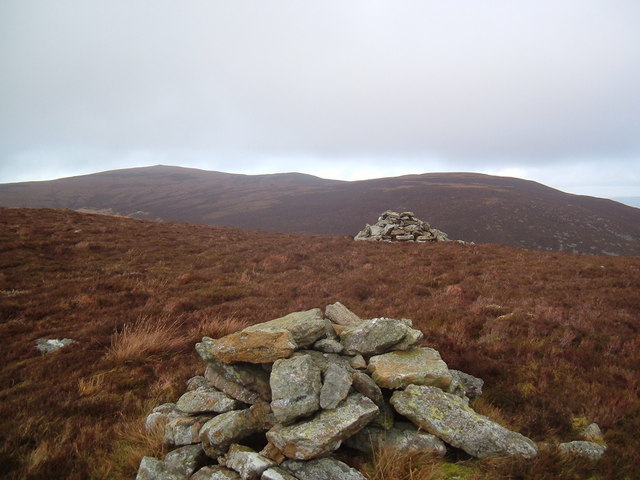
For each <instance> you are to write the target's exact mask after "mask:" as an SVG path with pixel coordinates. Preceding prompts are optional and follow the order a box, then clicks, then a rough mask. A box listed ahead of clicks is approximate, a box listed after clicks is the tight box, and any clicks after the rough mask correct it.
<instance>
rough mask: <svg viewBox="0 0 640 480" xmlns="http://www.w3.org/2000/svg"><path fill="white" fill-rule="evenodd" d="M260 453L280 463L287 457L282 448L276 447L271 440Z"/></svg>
mask: <svg viewBox="0 0 640 480" xmlns="http://www.w3.org/2000/svg"><path fill="white" fill-rule="evenodd" d="M260 455H262V456H263V457H267V458H270V459H271V460H273V461H274V462H276V463H278V464H280V463H282V462H283V461H284V460H285V458H287V457H285V456H284V455H283V454H282V452H281V451H280V450H278V447H276V446H275V445H274V444H273V443H271V442H267V444H266V445H265V446H264V448H263V449H262V450H260Z"/></svg>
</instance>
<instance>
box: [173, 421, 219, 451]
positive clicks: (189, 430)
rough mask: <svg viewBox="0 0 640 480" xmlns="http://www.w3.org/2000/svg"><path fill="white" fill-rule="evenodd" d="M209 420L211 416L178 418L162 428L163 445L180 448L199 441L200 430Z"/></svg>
mask: <svg viewBox="0 0 640 480" xmlns="http://www.w3.org/2000/svg"><path fill="white" fill-rule="evenodd" d="M210 419H211V415H200V416H197V417H178V418H174V419H173V420H171V421H169V423H167V425H166V426H165V427H164V444H165V445H169V446H175V447H180V446H182V445H190V444H192V443H198V442H199V441H200V437H199V432H200V428H202V426H203V425H204V424H205V423H207V421H209V420H210Z"/></svg>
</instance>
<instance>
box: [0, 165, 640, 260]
mask: <svg viewBox="0 0 640 480" xmlns="http://www.w3.org/2000/svg"><path fill="white" fill-rule="evenodd" d="M0 205H4V206H14V207H50V208H72V209H88V210H92V211H99V212H105V213H115V214H120V215H125V216H131V217H134V218H145V219H160V220H167V221H180V222H192V223H201V224H207V225H219V226H230V227H237V228H243V229H250V230H262V231H270V232H287V233H310V234H322V235H350V236H354V235H355V234H356V233H357V232H359V231H360V230H362V228H363V227H364V226H365V224H366V223H370V224H371V223H374V222H375V220H376V218H377V217H378V215H379V214H380V212H383V211H385V210H394V211H398V212H402V211H411V212H414V213H415V214H416V216H417V217H418V218H421V219H422V220H424V221H426V222H429V223H431V224H433V225H437V227H438V228H439V229H441V230H443V231H444V232H447V234H448V235H449V236H450V237H451V238H456V239H461V240H465V241H468V242H475V243H494V244H500V245H508V246H513V247H522V248H527V249H537V250H546V251H567V252H574V253H586V254H596V255H601V254H606V255H631V256H640V210H639V209H637V208H633V207H630V206H627V205H622V204H620V203H617V202H614V201H612V200H605V199H601V198H594V197H587V196H580V195H571V194H568V193H564V192H561V191H559V190H555V189H552V188H549V187H546V186H544V185H541V184H539V183H536V182H532V181H527V180H521V179H517V178H508V177H496V176H490V175H481V174H475V173H429V174H423V175H406V176H401V177H392V178H380V179H375V180H363V181H355V182H344V181H337V180H325V179H321V178H318V177H314V176H311V175H304V174H300V173H283V174H273V175H238V174H230V173H222V172H211V171H204V170H196V169H188V168H179V167H168V166H155V167H145V168H132V169H125V170H114V171H109V172H103V173H97V174H92V175H84V176H79V177H72V178H63V179H59V180H53V181H47V182H27V183H14V184H4V185H0Z"/></svg>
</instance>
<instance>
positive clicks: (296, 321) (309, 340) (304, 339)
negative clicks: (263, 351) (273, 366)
mask: <svg viewBox="0 0 640 480" xmlns="http://www.w3.org/2000/svg"><path fill="white" fill-rule="evenodd" d="M280 330H287V331H288V332H290V333H291V338H292V339H293V343H295V348H305V347H308V346H309V345H312V344H313V343H314V342H315V341H316V340H318V339H320V338H322V337H324V336H325V335H326V333H327V323H326V321H325V319H324V318H323V317H322V310H320V309H319V308H313V309H311V310H306V311H304V312H293V313H290V314H289V315H285V316H284V317H281V318H276V319H275V320H270V321H268V322H264V323H258V324H256V325H252V326H250V327H247V328H245V329H244V330H243V332H248V333H251V332H270V331H274V332H278V331H280ZM279 358H286V357H279ZM274 360H276V359H274ZM274 360H270V361H274Z"/></svg>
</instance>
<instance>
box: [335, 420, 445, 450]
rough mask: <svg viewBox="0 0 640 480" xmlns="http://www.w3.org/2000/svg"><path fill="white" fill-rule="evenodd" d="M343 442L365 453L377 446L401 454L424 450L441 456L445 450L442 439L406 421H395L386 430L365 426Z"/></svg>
mask: <svg viewBox="0 0 640 480" xmlns="http://www.w3.org/2000/svg"><path fill="white" fill-rule="evenodd" d="M345 444H346V445H347V446H348V447H351V448H353V449H355V450H359V451H360V452H364V453H367V454H369V453H371V452H372V451H373V450H374V449H376V448H379V447H384V448H390V449H393V450H397V451H398V452H402V453H403V454H411V453H417V452H424V453H429V454H433V455H439V456H442V455H444V454H445V453H446V452H447V449H446V447H445V445H444V442H443V441H442V440H440V439H439V438H438V437H436V436H435V435H431V434H430V433H426V432H422V431H420V430H418V429H417V428H416V426H415V425H414V424H412V423H408V422H397V423H396V424H395V425H393V427H391V428H390V429H388V430H383V429H380V428H376V427H372V426H367V427H365V428H363V429H362V430H360V431H359V432H358V433H356V434H355V435H353V436H352V437H349V438H348V439H347V440H346V441H345Z"/></svg>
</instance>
